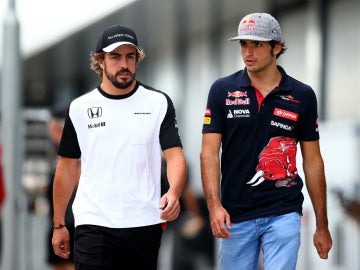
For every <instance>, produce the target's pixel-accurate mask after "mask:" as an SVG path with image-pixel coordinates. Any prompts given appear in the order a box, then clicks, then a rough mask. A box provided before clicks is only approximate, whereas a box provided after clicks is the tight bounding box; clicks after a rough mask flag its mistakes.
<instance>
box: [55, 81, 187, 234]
mask: <svg viewBox="0 0 360 270" xmlns="http://www.w3.org/2000/svg"><path fill="white" fill-rule="evenodd" d="M177 146H180V147H181V140H180V137H179V133H178V128H177V123H176V116H175V109H174V106H173V103H172V101H171V100H170V98H169V97H168V96H167V95H166V94H164V93H163V92H160V91H157V90H154V89H152V88H150V87H148V86H145V85H143V84H141V83H140V82H137V85H136V87H135V89H134V91H132V92H131V93H129V94H127V95H123V96H111V95H108V94H106V93H105V92H104V91H103V90H101V88H100V87H98V88H96V89H94V90H92V91H90V92H88V93H87V94H84V95H82V96H80V97H79V98H77V99H75V100H74V101H73V102H72V103H71V104H70V107H69V111H68V114H67V117H66V120H65V127H64V132H63V135H62V139H61V144H60V148H59V155H60V156H64V157H68V158H81V176H80V181H79V186H78V189H77V193H76V197H75V201H74V204H73V212H74V216H75V226H78V225H82V224H92V225H99V226H105V227H110V228H128V227H139V226H146V225H153V224H157V223H161V222H163V220H161V219H160V210H159V203H160V192H161V181H160V179H161V151H162V150H165V149H168V148H171V147H177Z"/></svg>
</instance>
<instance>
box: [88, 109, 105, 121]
mask: <svg viewBox="0 0 360 270" xmlns="http://www.w3.org/2000/svg"><path fill="white" fill-rule="evenodd" d="M87 113H88V116H89V118H90V119H93V118H99V117H101V115H102V108H101V107H92V108H89V109H88V110H87Z"/></svg>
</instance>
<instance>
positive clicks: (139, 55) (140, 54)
mask: <svg viewBox="0 0 360 270" xmlns="http://www.w3.org/2000/svg"><path fill="white" fill-rule="evenodd" d="M104 58H105V52H103V51H101V52H90V69H91V70H93V71H95V73H96V74H97V75H98V76H99V77H100V78H102V74H103V70H102V68H101V67H100V65H99V60H100V59H104ZM144 58H145V52H144V50H143V49H140V50H136V63H137V64H138V63H140V62H141V61H142V60H143V59H144Z"/></svg>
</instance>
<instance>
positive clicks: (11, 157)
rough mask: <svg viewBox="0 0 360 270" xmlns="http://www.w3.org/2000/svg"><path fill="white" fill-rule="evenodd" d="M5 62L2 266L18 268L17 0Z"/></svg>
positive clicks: (7, 24)
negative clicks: (4, 197)
mask: <svg viewBox="0 0 360 270" xmlns="http://www.w3.org/2000/svg"><path fill="white" fill-rule="evenodd" d="M3 42H4V43H3V65H2V68H1V72H2V76H1V78H2V79H1V84H0V90H1V111H2V113H1V116H2V121H1V127H0V131H1V139H2V143H3V154H4V155H3V166H4V178H5V188H6V199H5V205H4V212H3V215H4V216H3V218H2V220H3V232H2V234H3V237H2V239H3V245H2V246H3V250H2V251H3V254H2V265H1V269H3V270H6V269H8V270H10V269H14V270H16V269H18V265H17V263H16V262H17V260H16V258H18V254H17V253H18V249H17V243H18V238H17V234H18V232H17V230H16V228H17V224H18V216H19V213H18V208H17V196H18V195H19V194H20V183H21V180H20V179H21V175H22V165H21V164H22V144H23V138H22V132H21V127H22V121H21V118H22V117H21V107H20V106H21V83H22V71H21V59H20V45H19V23H18V19H17V16H16V12H15V0H9V7H8V11H7V14H6V16H5V20H4V36H3Z"/></svg>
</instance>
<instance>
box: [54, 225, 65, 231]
mask: <svg viewBox="0 0 360 270" xmlns="http://www.w3.org/2000/svg"><path fill="white" fill-rule="evenodd" d="M64 227H66V224H59V225H58V226H55V225H54V226H53V229H54V230H56V229H61V228H64Z"/></svg>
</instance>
